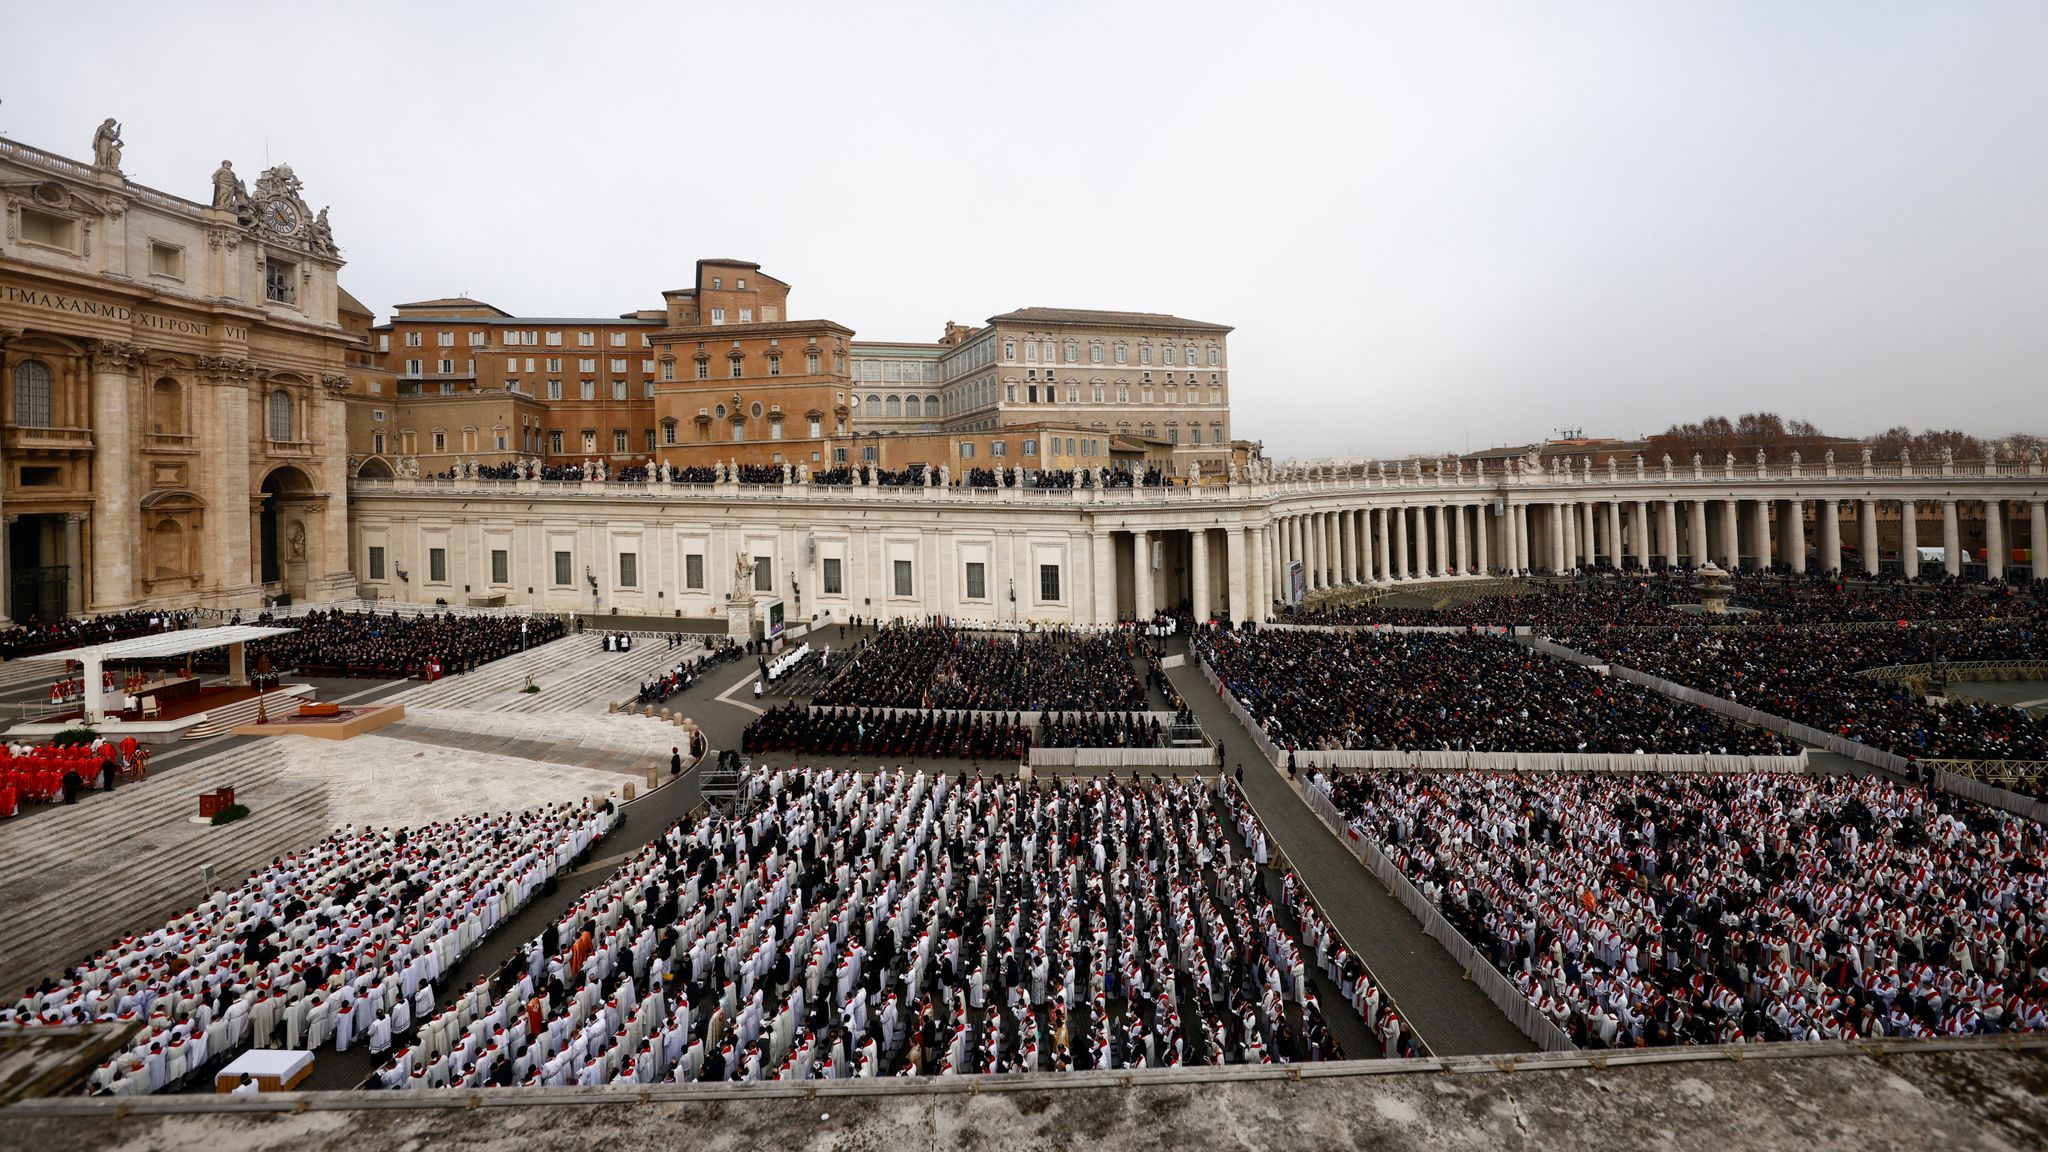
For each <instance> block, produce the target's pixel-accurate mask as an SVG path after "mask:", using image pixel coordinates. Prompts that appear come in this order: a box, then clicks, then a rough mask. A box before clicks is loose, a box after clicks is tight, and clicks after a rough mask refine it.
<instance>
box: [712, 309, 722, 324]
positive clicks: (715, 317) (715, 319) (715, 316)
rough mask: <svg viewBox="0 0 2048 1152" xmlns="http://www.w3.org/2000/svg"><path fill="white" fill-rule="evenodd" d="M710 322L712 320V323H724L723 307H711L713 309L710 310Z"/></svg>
mask: <svg viewBox="0 0 2048 1152" xmlns="http://www.w3.org/2000/svg"><path fill="white" fill-rule="evenodd" d="M711 322H712V323H713V324H723V323H725V309H723V308H713V309H712V310H711Z"/></svg>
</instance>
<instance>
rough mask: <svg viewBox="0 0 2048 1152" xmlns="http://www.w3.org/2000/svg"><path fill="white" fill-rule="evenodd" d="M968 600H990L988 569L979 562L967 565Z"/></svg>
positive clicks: (972, 561) (971, 562)
mask: <svg viewBox="0 0 2048 1152" xmlns="http://www.w3.org/2000/svg"><path fill="white" fill-rule="evenodd" d="M967 598H968V599H969V600H986V599H988V569H987V568H986V567H985V566H983V565H982V563H981V562H980V561H977V560H970V561H968V564H967Z"/></svg>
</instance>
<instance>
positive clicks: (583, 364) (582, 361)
mask: <svg viewBox="0 0 2048 1152" xmlns="http://www.w3.org/2000/svg"><path fill="white" fill-rule="evenodd" d="M576 370H577V371H578V372H595V371H597V357H595V356H579V357H577V359H576Z"/></svg>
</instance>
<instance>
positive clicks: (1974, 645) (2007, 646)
mask: <svg viewBox="0 0 2048 1152" xmlns="http://www.w3.org/2000/svg"><path fill="white" fill-rule="evenodd" d="M1555 639H1556V640H1557V641H1558V643H1560V644H1563V645H1565V646H1566V647H1569V648H1573V649H1577V650H1579V651H1583V652H1586V653H1589V654H1591V655H1594V656H1598V657H1599V658H1600V659H1602V660H1605V661H1608V662H1610V663H1613V664H1618V665H1622V666H1625V667H1629V668H1634V669H1637V670H1638V671H1642V672H1647V673H1649V674H1651V675H1653V676H1658V677H1662V678H1663V679H1666V680H1670V681H1673V682H1675V683H1678V684H1683V685H1685V686H1687V687H1690V688H1695V689H1698V690H1699V691H1702V692H1708V693H1712V694H1713V695H1716V696H1721V697H1725V698H1727V699H1729V700H1733V701H1735V702H1736V703H1738V704H1741V705H1744V706H1746V707H1750V708H1755V709H1757V710H1759V711H1762V712H1767V713H1770V714H1771V715H1774V716H1782V717H1785V718H1786V719H1789V720H1795V721H1798V722H1799V723H1802V724H1806V725H1809V726H1811V727H1814V728H1818V729H1821V730H1823V731H1827V732H1832V733H1834V734H1836V735H1838V736H1842V737H1844V738H1847V739H1850V740H1855V741H1858V742H1860V743H1864V744H1869V745H1871V746H1873V747H1877V748H1883V749H1887V750H1889V751H1891V752H1894V753H1897V754H1898V755H1901V756H1909V757H1913V758H1916V759H1933V758H1939V759H1963V760H2040V759H2048V724H2044V723H2043V722H2042V721H2040V720H2038V719H2035V718H2034V717H2033V716H2032V715H2030V714H2029V713H2028V712H2026V711H2025V710H2023V709H2019V708H2008V707H2006V706H2004V705H2001V704H1994V703H1990V702H1988V701H1977V700H1971V699H1967V698H1952V699H1950V700H1949V701H1948V702H1947V703H1945V704H1941V705H1931V704H1928V703H1927V701H1926V698H1925V697H1924V696H1923V695H1922V694H1920V693H1918V692H1916V691H1914V690H1913V689H1912V688H1911V687H1910V686H1908V685H1906V684H1903V683H1898V682H1894V681H1889V680H1883V679H1876V678H1872V677H1868V676H1863V675H1859V673H1862V672H1865V671H1868V670H1870V669H1873V668H1885V667H1893V666H1897V665H1905V664H1932V663H1935V662H1938V661H1947V662H1957V661H1983V660H2040V659H2043V658H2044V657H2048V631H2044V629H2043V627H2042V623H2041V622H2040V621H2039V620H2037V619H2034V618H2031V617H2024V616H2023V617H2016V618H2011V619H2003V618H2000V619H1989V620H1981V621H1979V620H1960V621H1937V622H1922V623H1915V624H1906V623H1904V622H1901V623H1900V624H1897V625H1893V626H1889V627H1884V626H1880V627H1826V626H1822V627H1799V626H1792V625H1777V624H1754V625H1746V626H1739V627H1736V628H1732V629H1706V628H1675V629H1658V628H1638V629H1624V628H1598V627H1580V628H1565V629H1559V630H1557V632H1556V635H1555Z"/></svg>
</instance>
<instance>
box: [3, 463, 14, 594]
mask: <svg viewBox="0 0 2048 1152" xmlns="http://www.w3.org/2000/svg"><path fill="white" fill-rule="evenodd" d="M4 487H6V485H5V484H0V488H4ZM14 519H15V518H14V517H12V516H0V628H10V627H13V625H14V618H13V617H12V616H9V615H8V613H7V603H8V601H9V600H12V599H13V598H14V562H13V560H12V559H10V557H9V555H8V546H7V538H8V537H9V536H12V535H14Z"/></svg>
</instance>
